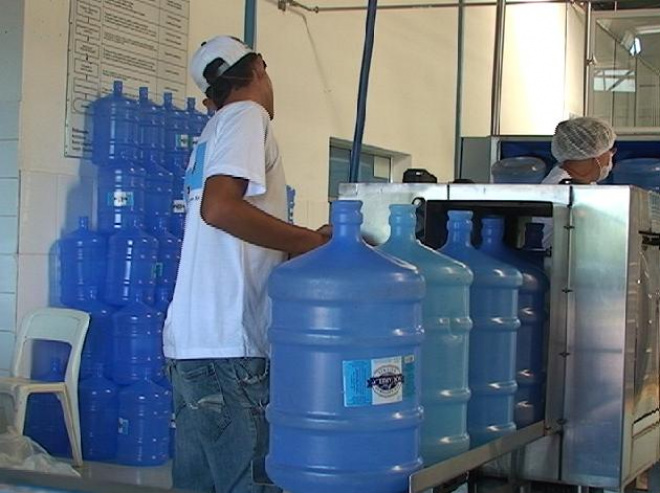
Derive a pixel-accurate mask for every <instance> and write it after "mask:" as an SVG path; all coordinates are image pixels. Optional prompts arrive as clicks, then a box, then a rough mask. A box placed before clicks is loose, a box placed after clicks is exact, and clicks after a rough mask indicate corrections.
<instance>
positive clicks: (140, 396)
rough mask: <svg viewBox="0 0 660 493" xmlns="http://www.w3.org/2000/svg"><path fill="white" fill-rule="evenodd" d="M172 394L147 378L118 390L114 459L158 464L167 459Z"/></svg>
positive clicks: (123, 462)
mask: <svg viewBox="0 0 660 493" xmlns="http://www.w3.org/2000/svg"><path fill="white" fill-rule="evenodd" d="M171 400H172V393H171V392H170V391H169V390H166V389H164V388H162V387H159V386H158V385H156V384H155V383H153V382H152V381H151V380H148V379H146V378H143V379H141V380H140V381H138V382H136V383H134V384H133V385H129V386H128V387H125V388H123V389H122V390H121V391H120V392H119V429H118V435H117V462H118V463H119V464H124V465H127V466H157V465H160V464H163V463H165V462H166V461H167V459H168V458H169V441H170V431H169V430H170V416H171V410H170V406H171V404H170V403H171Z"/></svg>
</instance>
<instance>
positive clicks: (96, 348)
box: [28, 81, 208, 465]
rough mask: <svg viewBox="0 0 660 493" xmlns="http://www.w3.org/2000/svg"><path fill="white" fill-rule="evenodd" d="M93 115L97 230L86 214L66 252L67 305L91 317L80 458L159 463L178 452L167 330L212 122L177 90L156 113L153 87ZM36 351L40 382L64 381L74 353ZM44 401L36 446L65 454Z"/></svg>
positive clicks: (116, 89) (118, 94)
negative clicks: (192, 167)
mask: <svg viewBox="0 0 660 493" xmlns="http://www.w3.org/2000/svg"><path fill="white" fill-rule="evenodd" d="M91 110H92V111H91V113H92V122H93V147H92V162H93V163H94V164H95V165H97V166H98V216H97V219H98V221H97V223H98V230H97V231H92V230H91V229H90V221H89V218H87V217H81V218H80V219H79V228H78V229H77V230H76V231H74V232H73V233H71V234H69V235H66V236H64V237H63V238H62V239H61V240H60V245H59V247H60V248H59V250H60V267H61V301H62V304H64V305H65V306H68V307H71V308H76V309H80V310H83V311H86V312H88V313H90V315H91V323H90V327H89V331H88V335H87V338H86V341H85V345H84V348H83V353H82V361H81V368H80V384H79V398H80V423H81V434H82V448H83V457H84V458H85V459H86V460H115V461H116V462H118V463H121V464H127V465H157V464H161V463H163V462H165V461H166V460H167V459H168V457H169V456H170V455H171V454H172V452H173V450H172V448H173V440H172V438H173V431H174V430H173V420H172V419H171V418H172V397H171V387H170V385H169V381H168V380H167V378H165V375H164V357H163V353H162V326H163V321H164V318H165V312H166V310H167V306H168V305H169V302H170V301H171V299H172V295H173V291H174V283H175V280H176V274H177V269H178V262H179V258H180V255H181V241H182V237H183V226H184V217H185V202H184V196H183V193H184V191H183V179H184V174H185V167H186V165H187V162H188V157H189V154H190V152H191V147H192V145H191V144H192V142H193V141H194V140H195V139H196V138H197V137H198V135H199V134H200V133H201V131H202V129H203V127H204V125H205V124H206V121H207V120H208V116H207V115H204V114H202V113H199V112H197V111H196V110H195V100H194V98H188V106H187V109H186V110H185V111H183V110H179V109H178V108H176V107H175V106H174V105H173V101H172V94H171V93H165V94H164V96H163V105H162V106H158V105H156V104H154V103H153V102H152V101H150V100H149V95H148V90H147V88H146V87H141V88H140V89H139V99H138V100H137V101H135V100H133V99H130V98H128V97H126V96H124V95H123V94H122V83H121V82H119V81H116V82H115V83H114V85H113V92H112V93H111V94H109V95H107V96H104V97H101V98H99V99H98V100H96V101H95V102H94V103H93V104H92V105H91ZM34 350H35V357H34V358H33V359H34V361H35V364H34V365H33V372H32V375H33V377H34V378H41V379H51V380H62V379H63V374H64V367H65V365H66V360H67V358H68V352H67V351H68V349H63V348H61V347H59V346H57V345H53V344H52V343H48V344H46V343H40V345H38V346H36V347H35V349H34ZM44 362H47V363H44ZM37 397H43V398H44V399H45V398H46V397H52V396H37ZM36 404H43V403H36ZM36 404H35V405H34V406H35V407H34V409H35V411H34V412H32V413H30V417H29V418H28V425H30V423H32V424H33V426H32V428H33V429H34V428H35V427H36V430H34V433H33V435H32V436H33V438H34V439H35V440H37V441H40V440H41V441H43V442H47V443H48V444H51V447H50V448H49V447H48V446H47V447H46V448H47V449H48V450H49V451H50V452H51V453H53V454H63V453H66V451H67V445H68V441H67V439H66V433H65V431H64V427H63V424H62V426H59V429H57V430H55V429H54V428H55V427H56V426H57V424H59V423H57V422H56V420H53V416H52V415H51V414H50V413H49V415H48V416H43V414H40V412H39V411H38V410H37V409H36ZM53 408H55V409H57V407H51V408H50V409H53ZM43 409H44V407H41V413H43ZM40 415H41V416H42V419H41V420H40V419H39V416H40ZM42 421H43V425H42V426H40V425H41V423H40V422H42ZM53 423H55V424H53ZM28 430H30V426H28ZM53 436H56V438H55V439H53Z"/></svg>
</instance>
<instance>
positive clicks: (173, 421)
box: [156, 378, 176, 458]
mask: <svg viewBox="0 0 660 493" xmlns="http://www.w3.org/2000/svg"><path fill="white" fill-rule="evenodd" d="M156 385H158V386H160V387H163V388H164V389H165V390H167V391H169V392H172V384H171V383H170V381H169V379H168V378H163V379H161V380H158V381H157V382H156ZM170 412H171V414H170V446H169V454H170V457H171V458H173V457H174V453H175V451H176V415H175V414H174V399H173V398H172V399H170Z"/></svg>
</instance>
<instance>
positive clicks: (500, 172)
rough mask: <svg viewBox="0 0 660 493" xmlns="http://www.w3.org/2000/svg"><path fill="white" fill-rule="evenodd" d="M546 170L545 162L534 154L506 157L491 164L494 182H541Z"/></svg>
mask: <svg viewBox="0 0 660 493" xmlns="http://www.w3.org/2000/svg"><path fill="white" fill-rule="evenodd" d="M546 171H547V166H546V164H545V162H544V161H543V160H542V159H539V158H537V157H533V156H518V157H509V158H504V159H500V160H499V161H497V162H496V163H493V165H492V166H491V174H492V176H493V183H541V182H542V181H543V178H544V177H545V175H546Z"/></svg>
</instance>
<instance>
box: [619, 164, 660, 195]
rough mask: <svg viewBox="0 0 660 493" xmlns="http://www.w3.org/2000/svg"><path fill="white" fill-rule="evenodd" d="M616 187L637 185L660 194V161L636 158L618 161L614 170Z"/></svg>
mask: <svg viewBox="0 0 660 493" xmlns="http://www.w3.org/2000/svg"><path fill="white" fill-rule="evenodd" d="M612 182H613V183H614V184H615V185H635V186H638V187H640V188H644V189H646V190H653V191H656V192H660V159H655V158H636V159H623V160H621V161H617V163H616V166H615V167H614V168H613V169H612Z"/></svg>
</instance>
